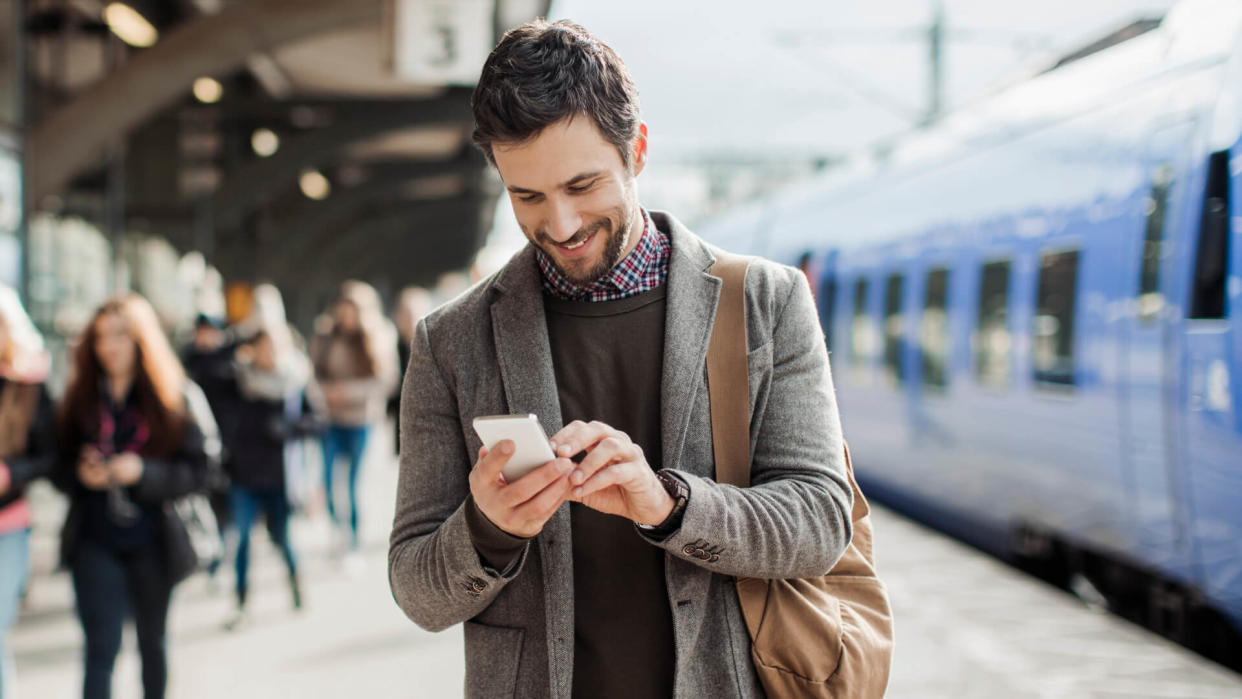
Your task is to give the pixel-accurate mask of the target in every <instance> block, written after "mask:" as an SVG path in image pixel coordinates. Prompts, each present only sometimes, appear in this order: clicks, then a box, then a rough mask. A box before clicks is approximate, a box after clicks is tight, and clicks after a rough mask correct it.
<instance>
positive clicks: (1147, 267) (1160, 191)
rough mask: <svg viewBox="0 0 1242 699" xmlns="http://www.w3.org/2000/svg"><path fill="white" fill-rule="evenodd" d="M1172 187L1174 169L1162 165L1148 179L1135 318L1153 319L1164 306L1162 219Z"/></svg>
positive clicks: (1166, 209)
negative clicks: (1149, 190) (1161, 274)
mask: <svg viewBox="0 0 1242 699" xmlns="http://www.w3.org/2000/svg"><path fill="white" fill-rule="evenodd" d="M1172 188H1173V168H1172V167H1170V166H1169V165H1162V166H1160V167H1159V168H1157V169H1156V171H1155V173H1153V174H1152V178H1151V194H1150V195H1148V197H1147V202H1146V211H1145V214H1146V216H1147V232H1146V234H1145V235H1144V236H1143V266H1142V272H1141V274H1140V277H1139V293H1138V315H1139V318H1140V319H1142V320H1148V321H1149V320H1153V319H1155V318H1156V316H1157V315H1158V314H1159V313H1160V309H1161V308H1162V307H1163V306H1164V296H1163V295H1162V294H1161V293H1160V261H1161V259H1163V256H1164V217H1165V214H1166V213H1168V208H1169V191H1170V190H1171V189H1172Z"/></svg>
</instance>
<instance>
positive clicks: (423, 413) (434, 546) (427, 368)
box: [388, 320, 530, 631]
mask: <svg viewBox="0 0 1242 699" xmlns="http://www.w3.org/2000/svg"><path fill="white" fill-rule="evenodd" d="M428 332H429V331H428V328H427V324H426V320H423V321H420V322H419V325H418V330H417V332H416V334H415V337H414V342H413V344H412V348H411V359H410V365H409V369H408V370H407V372H406V375H405V383H404V385H403V387H402V393H401V472H400V476H399V478H398V482H397V504H396V514H395V516H394V520H393V529H392V538H391V541H390V543H389V549H388V578H389V584H390V585H391V586H392V593H393V597H394V599H396V601H397V604H398V605H399V606H400V607H401V609H402V610H404V611H405V613H406V615H407V616H409V617H410V619H412V620H413V621H414V622H415V623H416V624H418V625H419V626H421V627H423V628H425V629H428V630H431V631H439V630H441V629H445V628H448V627H449V626H452V625H453V624H456V623H459V622H462V621H465V620H467V619H470V618H472V617H474V616H475V615H477V614H478V613H479V612H481V611H483V610H484V609H485V608H487V606H488V605H489V604H491V602H492V600H493V599H495V597H496V595H497V594H499V592H500V590H501V589H502V588H503V587H504V586H505V585H506V584H507V583H508V581H509V580H512V579H513V578H514V577H515V576H517V574H518V573H519V572H520V571H521V569H522V567H523V564H524V563H525V560H526V555H527V553H528V551H529V548H530V545H529V544H526V545H525V546H524V547H523V549H522V551H521V553H520V554H519V558H518V560H517V561H516V563H514V564H513V565H510V566H508V567H507V568H506V570H505V571H504V573H503V574H502V573H500V572H498V571H496V570H495V569H493V568H490V567H487V566H485V565H484V564H483V562H482V561H481V559H480V557H479V554H478V553H477V551H476V550H475V547H474V544H473V543H472V542H471V538H470V533H469V528H468V525H467V514H468V513H467V507H468V503H467V497H468V496H469V494H470V486H469V482H468V477H469V471H470V469H471V467H472V465H473V463H474V459H472V458H471V456H470V455H469V454H467V453H466V445H465V440H464V439H463V437H462V427H461V421H460V419H459V417H458V410H457V402H456V400H455V398H454V396H453V392H452V390H451V388H450V387H449V385H448V383H447V381H446V380H445V378H444V376H443V374H442V373H441V371H440V369H439V367H438V366H437V363H436V360H435V357H434V356H433V355H432V350H431V342H430V339H429V334H428Z"/></svg>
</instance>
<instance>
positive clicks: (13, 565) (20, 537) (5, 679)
mask: <svg viewBox="0 0 1242 699" xmlns="http://www.w3.org/2000/svg"><path fill="white" fill-rule="evenodd" d="M29 558H30V531H29V530H26V529H19V530H17V531H15V532H9V533H8V534H0V699H4V697H9V698H10V699H12V697H13V695H14V693H15V692H16V691H17V677H16V676H15V675H14V672H13V658H12V656H11V655H10V654H9V646H8V643H7V641H6V638H7V637H8V634H9V629H10V628H12V627H13V624H14V623H15V622H16V621H17V605H18V603H19V602H20V601H21V597H22V588H23V587H24V586H25V584H26V570H27V565H28V563H29Z"/></svg>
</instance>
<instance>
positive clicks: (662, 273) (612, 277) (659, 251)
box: [535, 209, 672, 301]
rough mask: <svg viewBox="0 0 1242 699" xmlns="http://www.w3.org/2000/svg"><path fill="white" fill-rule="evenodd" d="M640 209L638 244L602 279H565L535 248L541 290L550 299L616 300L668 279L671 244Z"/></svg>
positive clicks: (541, 252) (550, 261)
mask: <svg viewBox="0 0 1242 699" xmlns="http://www.w3.org/2000/svg"><path fill="white" fill-rule="evenodd" d="M642 212H643V232H642V235H641V236H640V237H639V239H638V245H637V246H636V247H635V248H634V250H633V251H632V252H630V254H628V255H626V256H625V259H623V260H621V261H620V262H618V263H617V266H616V267H613V268H612V271H610V272H609V273H608V274H606V275H605V276H604V277H603V278H601V279H599V280H597V281H595V282H594V283H592V284H590V285H589V286H578V285H576V284H574V283H573V282H571V281H569V280H568V279H566V278H565V276H564V275H563V274H561V273H560V271H559V270H557V269H556V265H554V264H553V263H552V260H550V259H549V258H548V256H547V255H545V254H544V252H543V250H541V249H539V248H538V247H536V248H535V256H536V259H537V260H538V261H539V271H540V272H542V277H543V290H544V291H545V292H547V293H548V294H550V295H552V296H553V297H554V298H558V299H565V300H570V301H616V300H619V299H623V298H628V297H630V296H637V295H638V294H641V293H643V292H644V291H650V290H652V289H654V288H656V287H657V286H660V285H661V284H663V283H664V282H665V281H666V280H667V279H668V259H669V252H670V251H671V249H672V248H671V246H670V245H669V240H668V236H667V235H665V234H664V233H662V232H661V231H660V229H658V228H656V225H655V222H653V221H652V220H651V216H650V215H648V214H647V210H646V209H642Z"/></svg>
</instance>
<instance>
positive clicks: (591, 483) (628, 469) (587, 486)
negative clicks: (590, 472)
mask: <svg viewBox="0 0 1242 699" xmlns="http://www.w3.org/2000/svg"><path fill="white" fill-rule="evenodd" d="M638 466H639V464H638V463H637V462H634V461H622V462H620V463H616V464H613V465H611V466H609V467H608V468H606V469H604V470H602V471H600V472H599V473H596V474H595V475H594V476H592V477H591V479H590V480H588V481H587V482H586V483H583V484H582V485H579V486H575V487H574V490H573V498H574V499H575V500H581V499H582V498H586V497H590V496H591V495H592V494H593V493H598V492H599V491H601V490H604V489H606V488H611V487H612V486H614V485H617V486H621V487H622V488H625V486H627V485H629V484H630V483H632V482H633V481H634V478H635V476H637V475H638V473H639V470H638ZM643 467H644V468H647V466H646V465H643Z"/></svg>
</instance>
